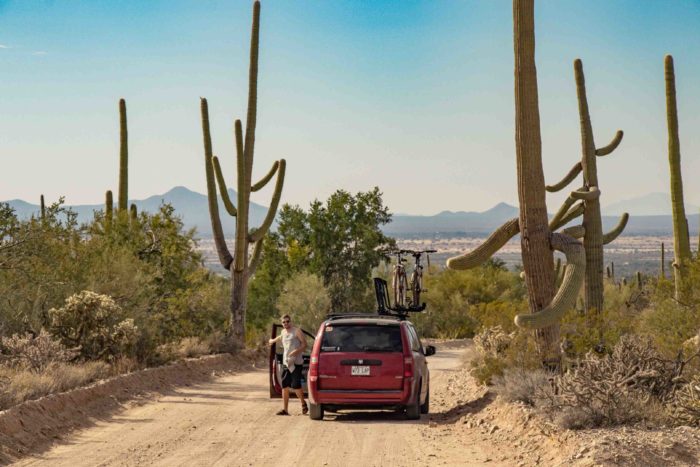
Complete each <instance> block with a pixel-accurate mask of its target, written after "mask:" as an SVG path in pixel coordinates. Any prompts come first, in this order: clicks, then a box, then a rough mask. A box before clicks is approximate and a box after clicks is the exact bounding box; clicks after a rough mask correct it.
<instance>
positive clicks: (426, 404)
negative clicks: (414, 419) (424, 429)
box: [420, 385, 430, 414]
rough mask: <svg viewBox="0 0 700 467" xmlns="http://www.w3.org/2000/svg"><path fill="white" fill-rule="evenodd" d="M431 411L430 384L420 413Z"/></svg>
mask: <svg viewBox="0 0 700 467" xmlns="http://www.w3.org/2000/svg"><path fill="white" fill-rule="evenodd" d="M428 412H430V385H428V390H427V391H425V402H424V403H423V404H421V406H420V413H423V414H425V413H428Z"/></svg>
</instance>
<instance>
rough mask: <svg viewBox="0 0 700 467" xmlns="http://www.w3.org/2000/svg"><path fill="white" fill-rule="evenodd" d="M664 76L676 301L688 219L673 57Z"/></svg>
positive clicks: (679, 296)
mask: <svg viewBox="0 0 700 467" xmlns="http://www.w3.org/2000/svg"><path fill="white" fill-rule="evenodd" d="M664 69H665V70H664V71H665V73H664V74H665V78H666V120H667V124H668V163H669V166H670V168H671V203H672V205H673V252H674V261H673V276H674V280H675V287H676V293H675V295H676V300H681V299H682V297H683V289H684V287H685V284H684V279H685V273H686V267H687V263H688V261H689V260H690V238H689V235H688V219H687V218H686V217H685V205H684V203H683V179H682V177H681V144H680V139H679V137H678V108H677V106H676V74H675V72H674V70H673V57H671V56H670V55H666V58H665V60H664Z"/></svg>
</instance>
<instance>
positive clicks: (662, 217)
mask: <svg viewBox="0 0 700 467" xmlns="http://www.w3.org/2000/svg"><path fill="white" fill-rule="evenodd" d="M229 195H230V197H231V199H232V200H235V199H236V192H235V191H234V190H232V189H229ZM6 202H7V203H8V204H10V206H12V207H13V208H14V209H15V212H16V213H17V214H18V216H19V217H20V218H29V217H31V216H32V215H36V214H37V213H38V211H39V206H38V205H35V204H30V203H27V202H26V201H23V200H11V201H6ZM130 203H134V204H136V206H137V208H138V209H139V211H148V212H155V211H157V210H158V208H159V206H161V205H162V204H163V203H170V204H172V206H173V207H174V208H175V211H176V212H177V213H178V214H179V215H180V216H182V218H183V220H184V222H185V225H186V226H187V227H188V228H189V227H195V228H196V229H197V232H198V234H199V236H201V237H209V236H211V222H210V220H209V208H208V206H207V196H206V195H203V194H201V193H197V192H194V191H192V190H189V189H187V188H185V187H181V186H179V187H175V188H173V189H171V190H170V191H168V192H167V193H164V194H162V195H155V196H151V197H149V198H146V199H143V200H131V201H130ZM664 205H665V208H664ZM70 207H71V208H72V209H73V210H74V211H75V212H76V213H77V214H78V220H79V222H87V221H89V220H90V219H92V216H93V211H96V210H101V209H103V208H104V205H102V204H99V205H77V206H70ZM219 209H220V211H221V219H222V223H223V227H224V231H225V232H228V233H231V234H232V232H233V229H234V228H235V220H234V218H232V217H231V216H229V215H228V214H227V213H226V212H225V210H224V208H223V205H222V204H221V203H219ZM623 209H624V210H626V211H627V212H629V213H630V220H629V223H628V224H627V228H626V229H625V232H624V234H625V235H668V234H670V233H672V218H671V215H670V210H671V201H670V197H669V195H666V194H663V193H652V194H649V195H646V196H642V197H640V198H635V199H631V200H628V201H624V202H619V203H615V204H611V205H609V206H607V207H605V208H604V209H603V213H604V214H605V215H604V216H603V227H604V230H610V229H612V228H613V227H614V226H615V225H617V222H618V220H619V214H618V212H619V213H621V212H622V210H623ZM697 212H698V208H697V207H695V206H690V205H687V206H686V213H687V214H688V225H689V226H690V233H691V235H697V232H698V227H697V226H698V214H696V213H697ZM644 213H647V214H646V215H645V214H644ZM266 214H267V207H265V206H261V205H259V204H255V203H251V211H250V221H251V222H250V223H251V226H255V225H259V224H260V223H262V221H263V219H264V217H265V215H266ZM517 216H518V208H516V207H514V206H511V205H509V204H506V203H499V204H497V205H496V206H494V207H493V208H491V209H489V210H487V211H483V212H465V211H458V212H452V211H442V212H440V213H438V214H435V215H433V216H414V215H408V214H396V215H394V216H393V221H392V222H391V223H390V224H388V225H386V226H385V227H384V232H385V233H386V234H387V235H391V236H397V237H432V236H441V237H444V236H449V235H455V236H462V235H472V236H484V235H488V234H489V233H491V232H492V231H493V230H494V229H495V228H497V227H499V226H500V225H501V224H503V222H505V221H507V220H508V219H512V218H513V217H517Z"/></svg>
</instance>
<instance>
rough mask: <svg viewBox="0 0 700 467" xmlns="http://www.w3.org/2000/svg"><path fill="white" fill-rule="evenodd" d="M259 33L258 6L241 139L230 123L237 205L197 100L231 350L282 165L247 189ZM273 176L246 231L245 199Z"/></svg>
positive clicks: (239, 335) (204, 108) (241, 331)
mask: <svg viewBox="0 0 700 467" xmlns="http://www.w3.org/2000/svg"><path fill="white" fill-rule="evenodd" d="M259 31H260V2H259V1H256V2H255V3H254V5H253V27H252V33H251V44H250V70H249V83H248V113H247V118H246V132H245V139H244V138H243V129H242V124H241V121H240V120H236V123H235V127H234V128H235V137H236V162H237V164H236V165H237V179H236V180H237V185H236V186H237V194H238V199H237V203H236V205H234V204H233V202H232V201H231V199H230V198H229V195H228V190H227V188H226V182H225V179H224V175H223V172H222V170H221V165H220V164H219V160H218V158H217V157H215V156H214V155H213V150H212V143H211V133H210V129H209V107H208V103H207V100H206V99H202V100H201V112H202V131H203V133H204V164H205V171H206V177H207V198H208V200H209V215H210V218H211V225H212V232H213V236H214V241H215V243H216V250H217V253H218V256H219V261H220V262H221V265H222V266H223V267H224V268H226V269H228V270H229V271H230V272H231V304H230V311H231V327H230V329H229V337H230V338H231V339H232V345H233V346H240V345H242V343H243V341H244V337H245V315H246V306H247V298H248V297H247V294H248V280H249V278H250V275H251V274H253V273H254V272H255V269H256V267H257V265H258V263H259V262H260V254H261V252H262V243H263V238H264V236H265V234H266V233H267V231H268V230H269V229H270V226H271V225H272V222H273V220H274V218H275V215H276V213H277V207H278V205H279V201H280V197H281V195H282V187H283V185H284V174H285V168H286V162H285V160H284V159H280V160H279V161H276V162H275V163H274V164H273V165H272V168H271V169H270V171H269V172H268V173H267V174H266V175H265V176H264V177H262V178H261V179H260V180H259V181H258V182H256V183H252V172H253V155H254V145H255V126H256V119H257V88H258V45H259ZM275 174H277V180H276V184H275V190H274V193H273V195H272V201H271V202H270V208H269V210H268V212H267V215H266V216H265V219H264V220H263V223H262V224H261V225H260V227H258V228H256V229H249V225H248V214H249V207H250V194H251V192H256V191H258V190H261V189H262V188H263V187H264V186H265V185H267V183H268V182H269V181H270V180H271V179H272V178H273V177H274V176H275ZM217 184H218V187H219V193H220V195H221V198H222V201H223V204H224V208H225V209H226V211H227V212H228V214H230V215H231V216H234V217H235V218H236V243H235V246H234V253H233V255H231V253H230V252H229V249H228V246H227V245H226V241H225V239H224V233H223V229H222V227H221V219H220V217H219V207H218V200H217V196H216V186H217ZM251 244H253V245H254V248H253V256H252V258H250V259H249V258H248V250H249V246H250V245H251Z"/></svg>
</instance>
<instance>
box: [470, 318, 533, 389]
mask: <svg viewBox="0 0 700 467" xmlns="http://www.w3.org/2000/svg"><path fill="white" fill-rule="evenodd" d="M474 348H475V349H476V351H477V352H476V357H475V358H473V359H472V362H471V367H472V368H471V374H472V376H474V378H475V379H476V380H477V381H478V382H479V383H481V384H491V383H492V382H493V379H494V377H501V376H503V375H504V372H505V370H506V369H508V368H518V369H522V370H527V371H532V370H538V369H541V367H542V361H541V359H540V357H539V353H538V351H537V346H536V343H535V339H534V338H533V336H532V333H530V332H527V331H514V332H511V333H508V334H506V332H505V331H504V330H503V329H502V328H500V327H498V326H496V327H495V328H487V329H484V330H483V331H482V332H481V333H479V334H478V335H477V336H475V337H474Z"/></svg>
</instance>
